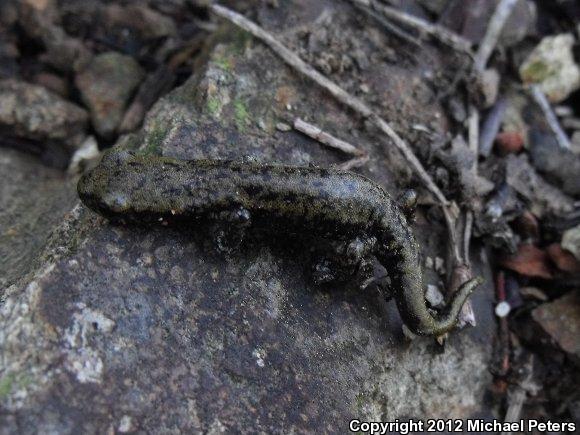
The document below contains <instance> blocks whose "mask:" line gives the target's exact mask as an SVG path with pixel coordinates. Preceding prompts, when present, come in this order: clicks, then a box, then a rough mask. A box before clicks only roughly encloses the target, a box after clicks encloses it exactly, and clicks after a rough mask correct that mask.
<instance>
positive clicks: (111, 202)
mask: <svg viewBox="0 0 580 435" xmlns="http://www.w3.org/2000/svg"><path fill="white" fill-rule="evenodd" d="M119 183H121V180H116V179H115V178H111V176H110V175H109V171H108V170H107V168H106V166H101V165H99V166H97V167H96V168H94V169H93V170H91V171H89V172H88V173H86V174H84V175H83V176H82V177H81V178H80V180H79V182H78V184H77V192H78V194H79V198H80V199H81V200H82V201H83V203H84V204H85V205H87V206H88V207H89V208H91V209H92V210H94V211H97V212H100V213H103V214H111V213H123V212H125V211H127V210H128V208H129V204H130V198H129V197H128V196H127V193H126V192H127V189H123V188H122V186H116V184H119Z"/></svg>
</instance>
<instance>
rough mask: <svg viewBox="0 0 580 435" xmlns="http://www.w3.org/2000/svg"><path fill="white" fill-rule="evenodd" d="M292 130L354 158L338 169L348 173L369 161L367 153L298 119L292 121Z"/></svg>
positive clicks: (340, 165)
mask: <svg viewBox="0 0 580 435" xmlns="http://www.w3.org/2000/svg"><path fill="white" fill-rule="evenodd" d="M294 128H295V129H296V130H298V131H299V132H301V133H304V134H305V135H306V136H308V137H311V138H312V139H314V140H317V141H318V142H320V143H321V144H323V145H326V146H328V147H330V148H334V149H337V150H340V151H342V152H343V153H346V154H350V155H353V156H356V157H355V158H353V159H350V160H348V161H346V162H344V163H341V164H339V165H336V166H337V167H338V168H339V169H341V170H343V171H349V170H351V169H353V168H358V167H361V166H364V165H365V164H366V163H367V162H368V161H369V155H368V153H367V152H365V151H362V150H359V149H358V148H357V147H355V146H354V145H351V144H349V143H348V142H345V141H343V140H341V139H338V138H337V137H334V136H333V135H331V134H330V133H327V132H325V131H323V130H322V129H321V128H320V127H317V126H315V125H313V124H310V123H308V122H306V121H303V120H302V119H300V118H296V119H295V120H294Z"/></svg>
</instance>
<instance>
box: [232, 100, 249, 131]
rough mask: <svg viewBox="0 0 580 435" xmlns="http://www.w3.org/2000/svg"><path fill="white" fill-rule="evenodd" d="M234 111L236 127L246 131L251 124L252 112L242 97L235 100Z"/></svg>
mask: <svg viewBox="0 0 580 435" xmlns="http://www.w3.org/2000/svg"><path fill="white" fill-rule="evenodd" d="M234 111H235V113H234V116H235V121H236V127H237V128H238V130H240V131H244V130H245V129H246V127H247V126H248V125H250V112H249V111H248V108H247V107H246V103H245V102H244V101H243V100H241V99H236V100H235V101H234Z"/></svg>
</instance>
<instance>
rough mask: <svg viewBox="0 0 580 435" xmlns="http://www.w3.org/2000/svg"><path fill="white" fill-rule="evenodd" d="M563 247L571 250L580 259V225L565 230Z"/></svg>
mask: <svg viewBox="0 0 580 435" xmlns="http://www.w3.org/2000/svg"><path fill="white" fill-rule="evenodd" d="M562 248H564V249H565V250H567V251H569V252H571V253H572V255H574V257H576V259H577V260H579V261H580V225H578V226H576V227H574V228H571V229H569V230H567V231H565V232H564V234H563V235H562Z"/></svg>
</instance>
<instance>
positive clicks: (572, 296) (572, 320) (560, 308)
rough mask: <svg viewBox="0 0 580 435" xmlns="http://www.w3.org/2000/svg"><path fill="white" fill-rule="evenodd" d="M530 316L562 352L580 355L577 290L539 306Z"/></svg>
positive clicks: (579, 303)
mask: <svg viewBox="0 0 580 435" xmlns="http://www.w3.org/2000/svg"><path fill="white" fill-rule="evenodd" d="M532 317H533V319H534V320H535V321H536V322H538V324H539V325H540V326H541V327H542V329H543V330H544V331H546V332H547V333H548V335H550V337H552V339H553V340H554V341H555V342H556V343H558V345H559V346H560V348H561V349H562V350H563V351H564V352H567V353H569V354H572V355H574V356H576V357H580V291H579V290H575V291H572V292H570V293H568V294H566V295H564V296H562V297H561V298H560V299H556V300H555V301H553V302H550V303H547V304H543V305H541V306H539V307H538V308H536V309H535V310H534V311H532Z"/></svg>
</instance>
